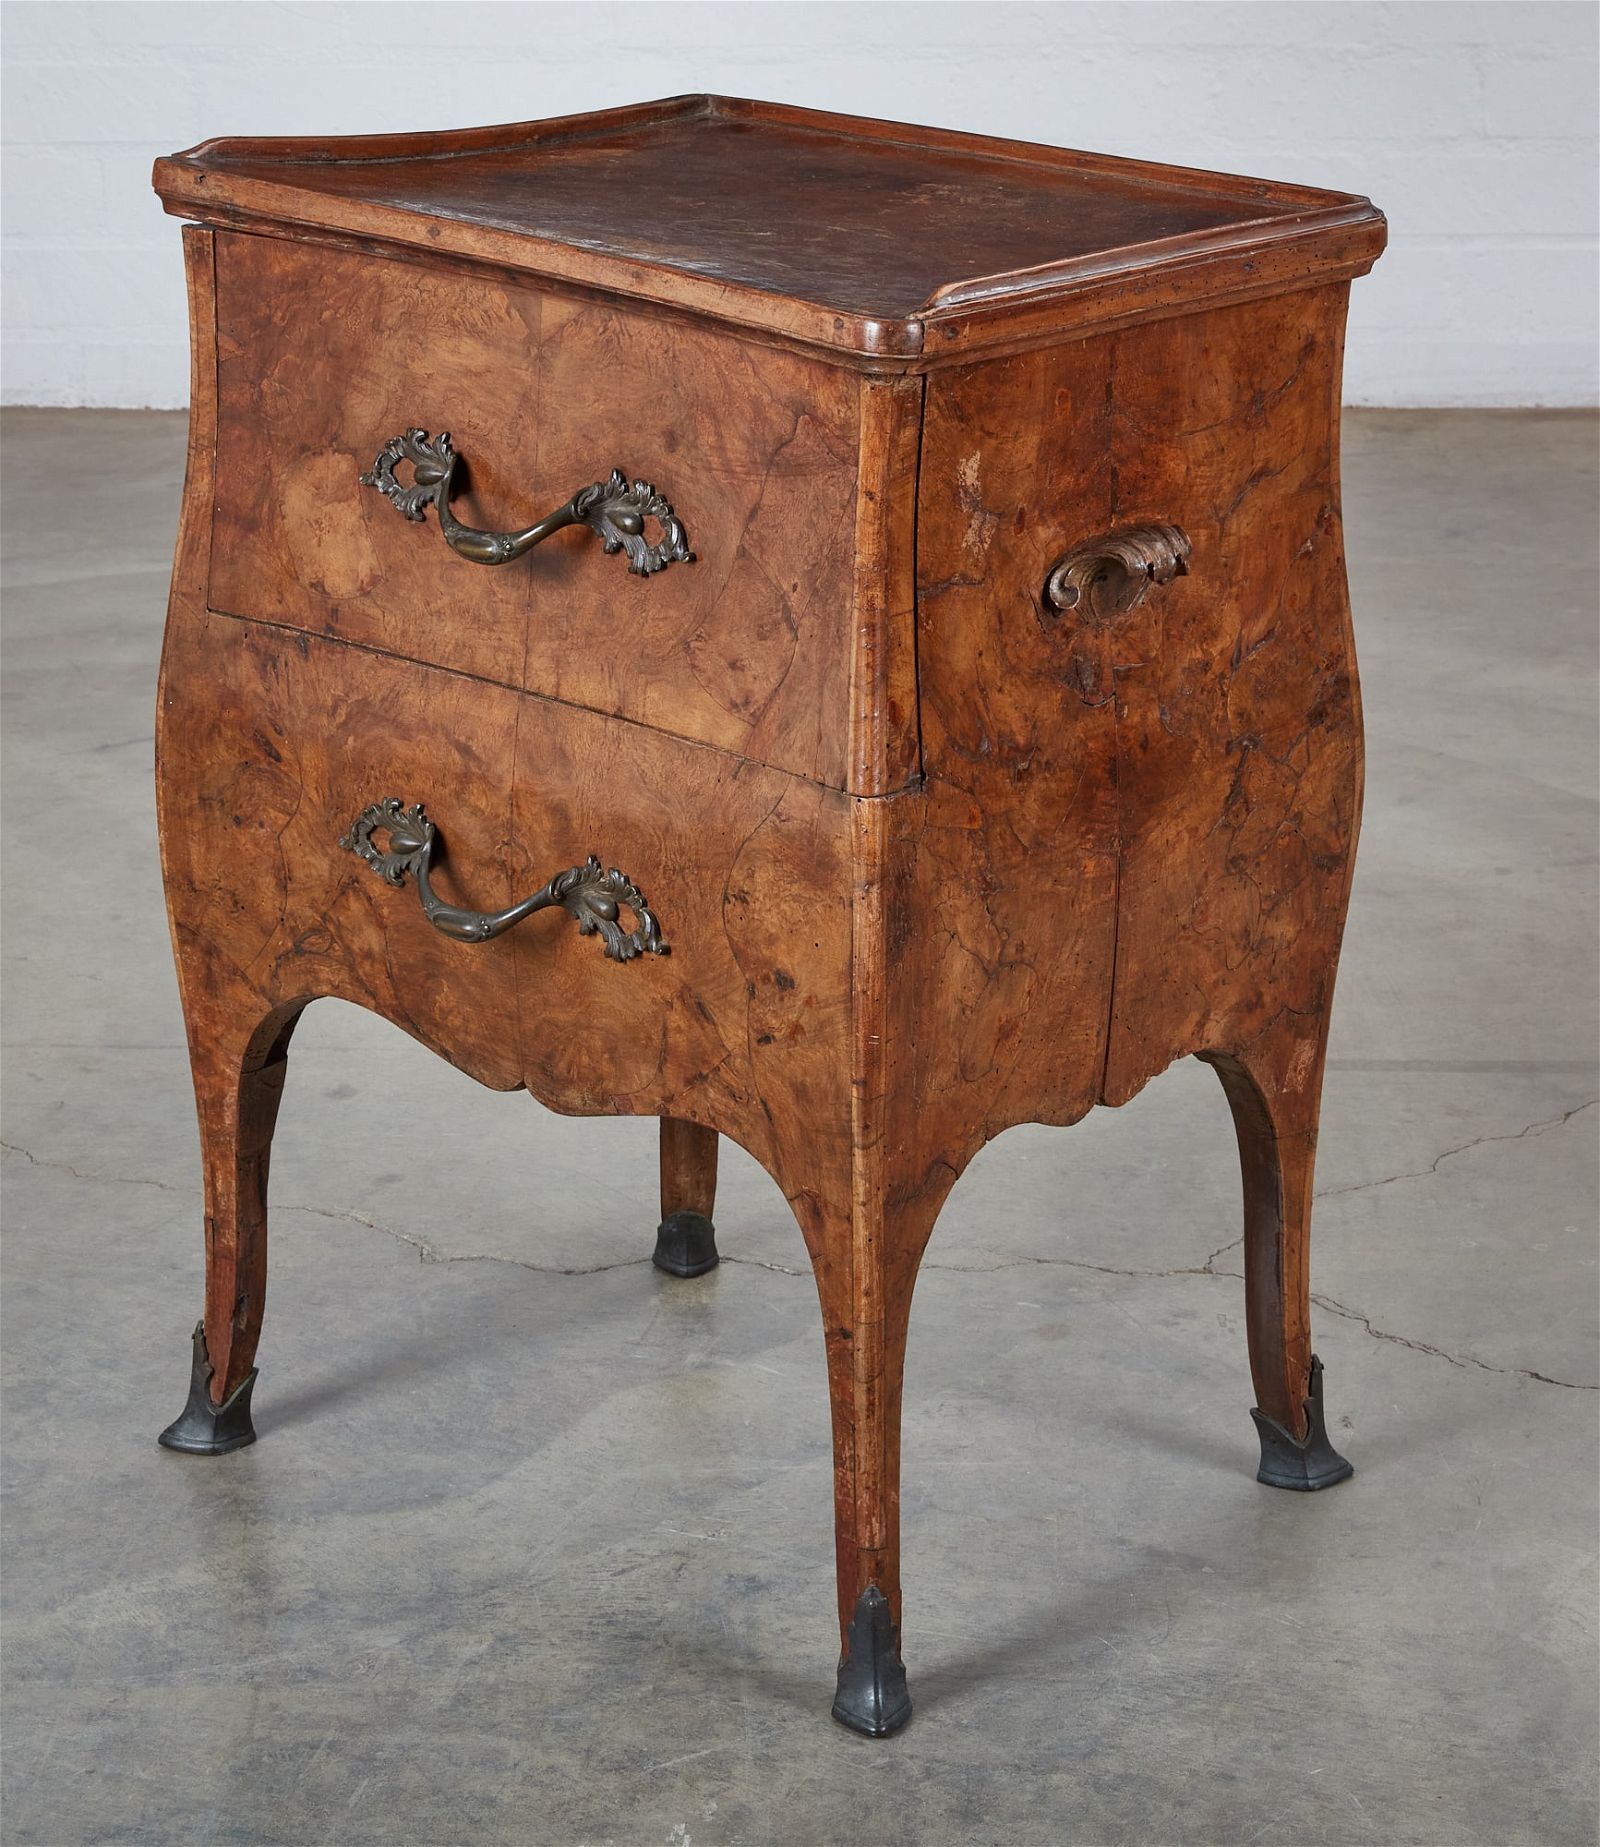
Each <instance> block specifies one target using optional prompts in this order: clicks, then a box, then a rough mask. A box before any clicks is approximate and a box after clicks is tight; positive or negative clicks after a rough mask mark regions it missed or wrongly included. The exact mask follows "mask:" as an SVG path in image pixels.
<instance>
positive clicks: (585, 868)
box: [339, 795, 667, 962]
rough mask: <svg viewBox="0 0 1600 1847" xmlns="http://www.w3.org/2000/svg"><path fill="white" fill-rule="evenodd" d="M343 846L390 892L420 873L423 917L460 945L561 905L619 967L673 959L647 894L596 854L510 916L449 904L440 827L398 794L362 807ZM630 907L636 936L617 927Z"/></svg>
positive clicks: (509, 912)
mask: <svg viewBox="0 0 1600 1847" xmlns="http://www.w3.org/2000/svg"><path fill="white" fill-rule="evenodd" d="M375 832H381V833H383V834H385V835H386V836H387V837H388V842H389V844H388V847H387V849H385V848H383V847H380V846H379V845H378V844H377V842H376V841H375V840H374V839H373V838H372V836H373V834H374V833H375ZM339 845H340V846H342V847H344V848H345V849H346V850H347V851H349V852H351V853H359V854H360V855H361V857H362V858H363V859H364V860H365V861H366V862H367V864H368V865H369V866H370V867H371V868H372V869H373V871H374V872H376V873H377V874H378V875H379V876H380V877H381V878H384V879H387V880H388V882H389V883H390V884H391V885H403V884H404V883H405V879H406V874H407V873H408V872H410V873H413V874H414V875H415V876H416V881H417V895H418V897H419V898H420V899H421V900H422V914H423V916H424V917H426V918H427V920H428V922H429V923H431V924H432V925H433V927H434V929H435V930H440V931H442V932H443V933H444V934H445V935H446V936H452V937H454V938H455V939H456V941H457V942H459V943H487V942H488V941H489V939H490V938H491V937H495V936H500V935H502V934H503V933H504V932H505V931H507V930H509V929H510V928H511V927H512V925H513V924H519V923H521V922H522V920H523V918H524V917H531V916H532V915H533V913H534V912H535V911H544V910H548V909H549V908H550V906H551V905H554V904H559V905H561V906H562V907H563V909H565V910H568V911H570V912H571V913H572V915H573V916H574V917H576V918H577V920H578V934H579V935H580V936H593V935H594V934H595V932H596V931H598V932H599V934H600V935H601V936H602V937H604V939H605V946H606V954H607V955H608V956H609V957H610V958H611V960H612V961H613V962H628V961H631V960H632V958H633V957H634V956H637V955H642V954H644V952H645V951H646V950H648V951H649V952H650V954H651V955H654V956H664V955H665V954H666V953H667V945H666V944H665V943H664V942H662V940H661V926H660V925H659V924H658V923H657V922H656V920H655V917H654V916H653V915H652V914H651V911H650V909H649V907H648V906H647V905H646V904H645V901H644V894H643V893H642V892H641V891H640V890H639V888H638V886H637V885H635V884H634V883H633V881H632V880H631V879H629V878H627V877H626V876H624V874H622V873H620V872H618V870H617V869H616V867H615V866H613V867H612V868H611V869H610V870H609V871H607V870H606V869H605V867H603V866H602V865H601V864H600V862H599V860H597V859H596V858H595V857H594V855H593V854H592V853H591V854H590V856H589V858H588V859H587V860H586V861H585V862H584V863H583V864H582V865H581V866H569V867H568V869H567V870H566V871H565V872H558V873H557V874H556V876H555V877H554V878H553V879H551V881H550V882H549V884H548V885H543V886H541V887H540V889H539V890H538V891H536V892H535V893H534V894H533V896H532V897H531V898H524V899H523V900H522V902H521V903H520V904H513V905H511V906H509V907H508V908H507V909H506V910H503V911H464V910H462V909H461V907H460V906H459V905H455V904H446V903H445V901H444V899H443V898H441V897H440V896H439V895H438V894H437V893H436V892H435V891H434V889H433V887H432V885H430V884H429V882H428V867H429V863H430V862H431V860H432V857H433V850H434V848H435V846H441V847H442V845H443V843H442V842H441V841H440V839H439V834H438V830H437V829H436V828H435V827H434V824H433V823H432V822H431V821H430V820H429V819H428V817H427V816H426V815H425V814H424V813H423V812H422V804H421V803H420V802H419V803H418V804H417V806H416V807H415V808H407V807H406V806H405V804H404V803H403V802H401V801H399V800H398V799H397V798H396V797H394V796H392V795H391V796H386V797H385V798H384V800H382V801H381V802H374V803H373V804H372V806H371V807H370V808H363V809H362V811H361V813H360V814H358V815H357V816H356V818H355V820H354V821H352V822H351V823H350V831H349V832H348V833H347V834H346V835H345V836H344V838H343V839H342V840H341V841H340V842H339ZM624 904H625V905H627V907H628V909H629V910H630V911H632V912H633V914H634V918H635V919H636V923H635V927H634V928H633V929H632V930H624V929H623V928H622V927H621V925H620V924H619V923H618V922H617V917H618V912H619V909H620V907H621V906H622V905H624Z"/></svg>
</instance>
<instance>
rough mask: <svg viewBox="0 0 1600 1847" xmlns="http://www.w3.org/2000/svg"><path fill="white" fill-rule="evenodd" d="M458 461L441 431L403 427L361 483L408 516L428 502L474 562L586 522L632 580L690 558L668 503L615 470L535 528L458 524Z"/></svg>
mask: <svg viewBox="0 0 1600 1847" xmlns="http://www.w3.org/2000/svg"><path fill="white" fill-rule="evenodd" d="M460 460H461V458H460V456H458V455H457V454H456V452H455V450H454V449H453V448H452V447H451V444H450V437H449V434H448V433H447V432H446V431H444V430H441V431H440V432H439V434H438V435H437V436H434V437H430V436H429V435H428V432H427V431H426V430H407V431H406V433H405V435H404V436H394V437H391V438H390V439H389V441H388V442H386V443H385V444H384V445H383V447H382V448H381V449H380V450H379V451H378V454H377V458H376V460H375V461H374V462H373V464H372V466H371V468H369V469H368V470H367V472H366V473H365V474H364V475H363V476H362V477H361V485H362V486H363V487H375V488H376V489H377V490H378V492H379V493H380V494H383V495H386V496H387V497H388V498H389V499H390V500H392V501H393V502H394V504H395V505H396V506H397V507H398V508H399V509H400V511H401V512H402V513H403V514H404V515H405V516H406V518H407V519H409V520H420V519H422V518H423V516H424V515H425V514H426V512H427V510H428V508H429V507H430V506H431V507H432V508H433V510H434V511H435V512H436V513H437V514H438V516H439V530H440V531H441V532H442V533H443V534H444V537H445V543H446V544H447V545H448V546H449V547H450V549H451V550H452V551H453V552H457V553H459V555H460V556H461V557H463V558H468V559H470V560H471V561H472V563H474V564H509V563H510V562H511V560H512V559H513V558H520V557H521V556H522V554H523V553H524V552H526V551H532V549H533V548H534V546H535V545H538V544H541V543H542V542H543V541H544V540H545V539H548V538H549V537H550V535H551V534H552V533H554V532H560V531H561V530H562V528H563V527H565V526H587V527H588V528H589V530H590V531H591V532H595V533H598V534H599V536H600V542H601V544H602V545H603V546H604V547H605V549H606V550H607V551H608V552H619V551H625V552H626V553H627V554H628V569H629V570H630V571H631V572H633V573H634V575H635V576H637V577H650V576H652V575H653V574H654V573H655V572H657V571H664V570H665V569H666V568H667V566H668V565H669V564H686V563H688V562H689V560H690V559H692V558H693V557H694V553H693V552H692V551H690V549H689V542H688V538H687V536H686V535H685V533H684V530H683V523H682V521H680V520H679V518H678V516H677V514H676V513H674V512H673V510H672V508H671V507H670V506H668V505H667V503H666V501H665V500H663V499H662V498H661V496H660V495H659V494H658V493H657V492H656V490H655V489H654V488H653V487H651V486H650V484H649V483H648V482H646V481H635V482H634V483H633V485H632V486H631V487H630V486H629V485H628V481H627V477H626V476H625V475H624V474H623V473H622V471H621V470H620V469H617V468H614V469H612V471H611V478H610V479H609V480H607V481H596V482H595V483H594V484H593V485H592V486H590V487H580V488H579V489H578V491H577V493H575V494H574V495H573V496H572V498H571V499H570V500H569V501H568V502H567V504H566V505H565V506H564V507H557V508H556V510H555V512H554V513H551V514H547V515H546V517H545V518H544V519H542V520H540V521H539V522H538V524H537V525H534V526H525V527H524V528H523V529H522V531H520V532H480V531H478V530H477V528H476V527H473V526H463V525H462V523H461V522H460V520H458V519H457V518H456V516H455V515H454V514H453V513H452V512H451V511H450V493H451V489H452V487H453V485H454V481H455V472H456V464H457V463H458V462H459V461H460ZM401 462H408V463H409V464H410V466H411V485H410V486H409V487H407V486H404V485H402V483H401V482H400V481H399V480H397V479H396V477H395V472H394V471H395V469H396V467H397V466H398V465H399V464H400V463H401ZM648 519H653V520H654V521H655V522H656V524H657V525H658V526H659V527H660V529H661V536H660V538H659V539H657V540H656V541H655V542H654V543H651V542H650V541H649V540H647V539H646V538H645V535H644V528H645V521H646V520H648Z"/></svg>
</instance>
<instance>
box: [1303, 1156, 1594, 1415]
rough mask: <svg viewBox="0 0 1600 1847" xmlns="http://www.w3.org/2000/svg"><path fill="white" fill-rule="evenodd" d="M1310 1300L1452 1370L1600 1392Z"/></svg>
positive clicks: (1325, 1298) (1330, 1302) (1328, 1301)
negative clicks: (1495, 1361) (1392, 1329)
mask: <svg viewBox="0 0 1600 1847" xmlns="http://www.w3.org/2000/svg"><path fill="white" fill-rule="evenodd" d="M1507 1139H1510V1138H1507ZM1311 1300H1312V1301H1313V1302H1314V1303H1315V1304H1316V1305H1317V1307H1318V1308H1325V1309H1327V1311H1328V1313H1329V1314H1330V1315H1342V1316H1343V1317H1344V1319H1345V1320H1346V1321H1354V1322H1357V1323H1359V1325H1360V1326H1362V1327H1363V1328H1365V1329H1366V1331H1367V1332H1368V1333H1369V1334H1370V1335H1371V1336H1372V1338H1373V1339H1374V1340H1386V1341H1390V1342H1392V1343H1393V1345H1395V1346H1397V1347H1409V1348H1410V1349H1411V1351H1412V1352H1413V1353H1426V1354H1430V1355H1431V1356H1432V1357H1433V1358H1434V1359H1437V1360H1444V1361H1445V1362H1446V1363H1447V1364H1448V1365H1451V1366H1460V1367H1463V1368H1470V1367H1474V1366H1475V1367H1477V1369H1478V1370H1479V1371H1480V1372H1497V1373H1501V1374H1503V1375H1505V1376H1506V1377H1509V1378H1513V1379H1536V1380H1537V1381H1538V1382H1539V1384H1540V1385H1559V1386H1560V1387H1561V1388H1562V1390H1563V1391H1568V1392H1600V1385H1584V1384H1582V1383H1580V1382H1579V1381H1578V1380H1576V1379H1553V1378H1551V1376H1550V1374H1549V1373H1547V1372H1535V1371H1534V1370H1533V1368H1532V1367H1531V1366H1491V1365H1490V1363H1489V1362H1488V1361H1487V1360H1480V1359H1476V1358H1475V1357H1474V1356H1473V1355H1472V1354H1470V1353H1466V1354H1457V1353H1446V1352H1445V1350H1444V1348H1443V1347H1434V1346H1430V1345H1429V1344H1428V1342H1427V1341H1425V1340H1408V1339H1407V1338H1406V1336H1405V1335H1404V1334H1391V1333H1389V1331H1388V1330H1387V1329H1386V1328H1375V1327H1374V1326H1373V1325H1372V1322H1371V1320H1370V1319H1369V1318H1368V1317H1367V1316H1366V1315H1364V1314H1362V1313H1361V1311H1360V1309H1358V1308H1347V1307H1346V1306H1345V1304H1344V1303H1343V1302H1336V1301H1335V1300H1334V1299H1333V1297H1332V1296H1331V1295H1318V1294H1316V1293H1315V1292H1314V1291H1313V1293H1312V1297H1311Z"/></svg>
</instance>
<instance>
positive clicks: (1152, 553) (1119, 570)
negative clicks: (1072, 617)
mask: <svg viewBox="0 0 1600 1847" xmlns="http://www.w3.org/2000/svg"><path fill="white" fill-rule="evenodd" d="M1190 551H1191V547H1190V544H1189V536H1188V534H1187V533H1186V532H1184V531H1183V529H1182V528H1181V527H1179V526H1157V525H1151V526H1123V527H1121V528H1119V529H1118V530H1117V531H1115V532H1106V533H1102V534H1101V535H1100V537H1099V538H1097V539H1085V540H1084V542H1083V543H1082V544H1081V545H1074V546H1073V548H1072V550H1071V551H1069V552H1068V553H1067V554H1066V556H1065V557H1064V558H1062V559H1060V560H1059V561H1058V562H1057V564H1056V567H1055V569H1054V570H1053V571H1052V572H1051V573H1050V575H1049V576H1048V577H1047V578H1046V579H1045V586H1044V600H1045V606H1046V608H1048V609H1049V610H1051V611H1052V612H1053V613H1054V614H1056V615H1058V616H1061V615H1067V614H1068V613H1070V612H1074V611H1075V612H1077V613H1078V614H1080V615H1086V616H1094V617H1098V618H1099V619H1101V620H1105V619H1107V618H1109V617H1111V616H1121V615H1125V614H1126V613H1127V612H1128V611H1129V610H1130V609H1133V608H1135V607H1137V605H1138V604H1140V603H1142V602H1143V601H1144V599H1145V598H1146V597H1147V596H1148V595H1149V594H1150V592H1151V590H1152V589H1154V588H1155V587H1156V586H1157V585H1158V584H1167V583H1171V581H1172V580H1173V578H1174V577H1183V576H1186V575H1187V574H1188V569H1189V554H1190Z"/></svg>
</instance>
